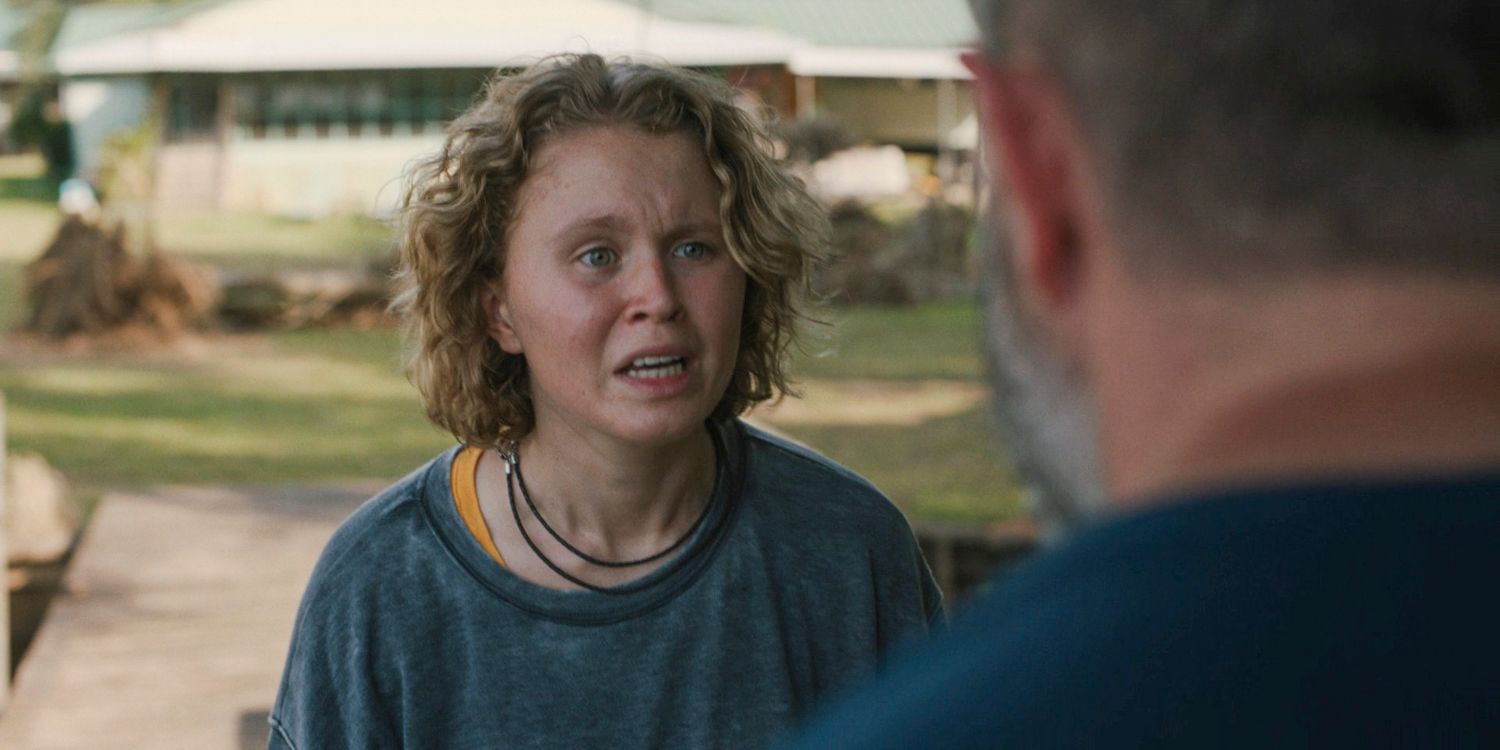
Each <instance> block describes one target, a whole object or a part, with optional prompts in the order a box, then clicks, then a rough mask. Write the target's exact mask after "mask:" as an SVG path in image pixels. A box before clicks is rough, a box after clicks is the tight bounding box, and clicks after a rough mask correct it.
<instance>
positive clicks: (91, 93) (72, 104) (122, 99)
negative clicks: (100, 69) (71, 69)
mask: <svg viewBox="0 0 1500 750" xmlns="http://www.w3.org/2000/svg"><path fill="white" fill-rule="evenodd" d="M59 97H60V99H61V103H62V110H63V116H64V117H66V118H67V119H68V122H69V123H70V124H71V125H72V128H73V132H72V137H73V154H74V158H75V163H76V164H77V171H78V173H79V174H82V175H86V176H92V175H93V174H94V172H95V170H97V169H98V167H99V156H100V153H101V151H102V149H103V146H104V142H105V140H106V139H108V138H109V137H110V136H111V135H114V134H115V133H118V132H120V131H124V130H129V129H131V128H135V127H138V126H140V125H141V123H143V122H145V121H146V116H147V113H148V112H150V109H151V83H150V81H148V80H147V79H146V77H145V76H111V77H100V78H71V79H66V80H64V81H63V82H62V85H61V86H60V91H59Z"/></svg>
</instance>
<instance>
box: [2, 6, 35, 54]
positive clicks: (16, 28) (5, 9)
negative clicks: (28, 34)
mask: <svg viewBox="0 0 1500 750" xmlns="http://www.w3.org/2000/svg"><path fill="white" fill-rule="evenodd" d="M30 18H31V14H29V13H27V12H25V11H22V10H20V9H17V8H12V7H10V6H9V5H0V50H13V49H16V43H17V40H16V37H17V36H19V35H20V33H21V29H24V28H26V22H27V21H28V20H30Z"/></svg>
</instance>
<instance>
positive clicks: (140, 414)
mask: <svg viewBox="0 0 1500 750" xmlns="http://www.w3.org/2000/svg"><path fill="white" fill-rule="evenodd" d="M6 379H7V378H0V382H4V380H6ZM5 393H6V398H7V401H8V403H9V412H10V423H11V425H12V428H11V449H12V450H14V451H36V452H38V453H40V454H42V455H43V456H46V457H47V460H48V461H49V462H51V463H52V464H53V465H54V466H56V467H57V468H58V469H59V470H61V471H62V472H63V473H64V474H65V475H67V476H68V477H69V479H70V480H72V481H73V482H75V483H76V484H78V485H79V486H80V487H81V488H83V489H85V491H87V490H94V491H107V490H110V489H124V488H129V487H145V486H150V485H154V484H174V483H185V484H197V483H245V484H254V483H282V482H318V481H329V480H344V479H378V480H390V479H395V478H397V477H400V476H401V475H403V474H405V473H406V472H408V471H410V470H412V469H413V468H415V467H416V466H418V465H419V464H421V463H422V462H424V461H426V460H427V459H428V458H431V457H432V456H433V455H434V454H435V453H436V452H437V451H439V450H441V449H442V448H443V447H445V446H446V445H449V444H451V442H452V438H451V437H448V436H446V435H443V434H441V433H439V432H438V431H437V430H436V429H434V428H432V427H430V426H429V425H428V424H427V422H426V421H425V420H424V419H423V417H422V413H421V409H420V406H419V405H418V404H417V402H416V399H415V397H414V396H413V397H412V398H370V397H367V396H363V395H361V394H350V395H348V396H344V397H329V396H308V395H284V396H282V395H265V394H225V393H224V392H222V391H221V390H220V389H219V387H218V385H217V384H216V383H214V382H211V381H208V380H206V379H203V378H175V379H174V382H173V383H172V384H171V385H170V386H166V385H164V386H163V387H161V388H158V389H126V390H122V391H119V392H113V393H101V394H80V393H76V392H63V391H57V390H51V389H48V388H47V387H45V386H38V385H34V384H28V383H25V382H12V383H7V384H6V385H5Z"/></svg>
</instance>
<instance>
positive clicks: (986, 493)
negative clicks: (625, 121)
mask: <svg viewBox="0 0 1500 750" xmlns="http://www.w3.org/2000/svg"><path fill="white" fill-rule="evenodd" d="M18 172H20V174H19V175H18V174H17V173H18ZM28 179H34V178H28V177H26V176H25V173H24V170H21V169H18V168H16V167H15V164H14V162H13V159H12V158H4V159H0V225H3V226H5V227H6V232H4V233H0V326H3V327H4V328H6V329H9V328H11V327H13V326H14V325H15V323H17V322H18V321H19V318H20V316H21V314H22V310H23V306H22V304H21V300H20V299H19V294H18V292H19V288H20V281H19V280H20V275H21V269H22V267H23V265H24V263H25V262H27V261H29V260H30V259H31V258H33V257H35V256H36V254H37V253H39V252H40V250H41V248H42V247H43V246H44V245H45V244H46V242H47V241H48V240H49V239H50V237H51V232H52V230H53V228H54V227H55V224H56V221H57V216H56V213H55V209H54V208H53V207H52V203H51V199H50V196H49V197H48V198H47V199H46V200H40V199H38V197H37V196H38V194H39V192H40V190H39V189H36V188H28V187H25V185H24V184H23V183H25V181H26V180H28ZM159 231H160V234H159V236H160V238H161V241H162V243H163V245H164V246H166V247H167V248H169V249H172V250H175V251H177V252H179V253H180V254H182V255H185V256H187V257H189V258H192V259H194V260H197V261H199V262H204V263H210V264H212V265H214V266H215V267H218V268H223V269H230V270H246V271H257V270H267V269H271V268H283V267H288V266H291V267H299V268H305V267H337V266H349V265H351V264H359V263H365V262H368V261H369V260H371V259H374V258H378V257H381V256H383V255H384V254H385V253H386V252H387V251H388V249H389V243H390V238H389V234H388V232H387V230H386V229H385V228H384V227H383V226H381V225H380V224H379V223H378V222H374V221H369V220H363V219H352V218H340V219H332V220H327V221H292V220H285V219H277V218H273V217H263V216H233V215H232V216H219V217H176V218H173V219H171V220H167V221H164V222H163V224H162V225H161V228H160V230H159ZM824 317H828V318H830V319H831V320H832V322H833V324H834V325H833V326H832V327H831V329H830V331H829V332H828V333H829V335H828V338H827V340H826V341H825V342H823V344H822V348H823V349H825V350H826V352H825V353H824V354H823V355H822V356H810V357H801V358H799V359H798V360H797V361H796V363H795V365H794V368H793V370H794V372H795V373H796V375H797V376H798V377H799V378H800V379H802V380H805V381H809V385H810V386H811V385H812V384H813V383H816V384H817V385H818V389H816V390H821V391H823V392H827V391H828V390H829V389H834V390H838V389H839V388H840V387H841V386H840V385H839V384H840V383H844V382H846V381H862V382H867V381H880V382H886V383H893V384H898V385H899V386H901V387H905V386H907V385H909V386H911V387H913V388H916V387H918V386H921V387H928V388H930V387H932V386H933V384H934V383H937V384H938V387H941V384H943V383H954V384H962V385H963V386H964V387H965V388H966V389H968V390H969V391H972V390H973V389H974V386H973V384H974V383H976V382H977V381H978V380H979V357H978V353H977V341H978V335H979V334H978V322H977V317H976V314H975V311H974V309H973V306H972V305H969V304H965V303H941V304H932V305H925V306H918V307H914V308H906V309H877V308H856V309H847V310H833V311H830V314H829V315H825V316H824ZM0 346H3V344H0ZM397 346H398V342H397V337H396V334H395V333H394V332H392V331H385V330H377V331H366V332H362V331H347V330H331V331H330V330H307V331H295V332H286V333H277V334H261V335H240V336H210V337H208V338H206V339H204V340H202V341H198V342H195V343H192V344H190V345H188V346H184V347H181V348H179V349H175V350H172V351H168V352H157V353H147V352H124V353H113V354H102V353H96V354H86V353H69V352H66V351H58V350H55V349H39V350H35V351H27V352H20V351H15V350H14V346H11V347H9V350H7V349H0V392H3V393H4V394H5V397H6V402H7V411H8V420H7V421H8V425H7V427H8V441H9V448H10V449H11V450H12V451H35V452H38V453H40V454H42V455H43V456H45V457H46V458H47V460H48V461H49V462H51V463H52V464H53V465H54V466H56V467H58V468H59V469H60V470H61V471H62V472H63V473H64V474H65V475H67V476H68V477H69V479H70V480H71V481H72V482H73V483H74V485H75V487H76V488H77V489H78V491H79V494H80V495H81V496H82V497H83V498H85V499H86V500H87V499H88V498H93V497H97V496H98V495H100V494H102V493H104V492H107V491H110V490H114V489H133V488H144V487H148V486H151V485H155V484H164V483H191V484H197V483H257V484H283V483H293V482H296V483H320V482H333V481H342V480H378V481H389V480H391V479H394V478H396V477H399V476H401V475H402V474H404V473H405V472H407V471H409V470H410V469H412V468H414V467H415V466H417V465H418V464H419V463H421V462H423V461H425V460H426V459H427V458H429V457H431V456H432V455H433V454H434V453H436V452H437V451H438V450H440V449H441V448H442V447H444V446H446V445H448V444H449V443H450V442H451V437H449V436H447V435H445V434H442V433H440V432H439V431H438V430H437V429H435V428H433V427H431V426H429V425H428V423H427V422H426V421H425V419H424V418H423V416H422V411H421V407H420V405H419V403H418V400H417V396H416V394H415V392H414V390H413V389H412V388H411V387H410V385H408V384H407V383H406V381H405V379H404V378H403V377H402V376H401V375H400V373H399V371H398V366H397ZM813 390H815V389H813V388H811V387H810V388H809V391H813ZM898 390H899V389H898ZM807 406H808V409H806V410H804V411H803V414H802V417H801V418H799V419H798V420H797V421H796V422H795V423H787V424H777V423H776V421H775V419H774V418H769V419H768V420H767V421H769V422H770V423H771V424H772V425H773V426H775V427H777V428H778V429H781V430H782V431H784V432H786V433H788V434H789V435H791V436H792V437H794V438H796V439H798V440H801V441H803V442H805V443H807V444H809V445H811V446H813V447H815V448H817V449H818V450H820V451H822V452H824V453H825V454H827V455H828V456H830V457H832V458H833V459H834V460H837V461H839V462H841V463H843V464H845V465H847V466H849V467H850V468H851V469H853V470H855V471H857V472H859V473H861V474H863V475H864V476H866V477H868V478H869V479H870V480H871V481H873V482H874V483H875V484H876V485H877V486H879V487H881V488H882V489H883V490H884V491H885V492H886V493H887V494H888V495H890V496H891V497H892V499H894V500H895V501H896V502H897V503H898V504H899V505H901V506H902V507H903V508H904V509H905V510H906V511H907V512H908V514H910V515H911V516H912V517H913V518H914V519H916V520H931V521H954V522H969V523H987V522H992V521H998V520H1003V519H1006V518H1010V517H1012V516H1014V515H1016V514H1018V513H1019V505H1018V501H1017V493H1016V491H1015V485H1014V482H1013V479H1012V477H1011V476H1010V475H1009V473H1008V472H1006V471H1004V470H1003V469H1002V468H1001V466H1002V464H1001V461H1000V460H999V458H998V451H999V445H998V444H997V442H996V440H995V438H994V437H993V434H992V432H991V430H990V427H989V423H988V420H987V418H986V417H985V415H984V413H983V405H982V404H980V403H975V404H972V405H970V406H964V407H962V408H961V409H960V410H958V411H953V410H951V409H950V410H949V411H947V412H943V413H933V414H931V415H930V416H921V417H920V418H916V419H909V420H905V421H903V422H901V423H899V424H883V423H868V422H866V423H860V424H851V423H849V421H848V420H847V419H846V418H844V417H841V416H839V415H838V414H835V413H833V412H834V410H826V411H827V414H826V417H827V418H826V419H822V418H820V416H819V415H820V414H823V412H820V411H819V409H818V405H817V404H816V403H812V402H809V403H808V404H807ZM886 406H887V407H888V406H889V404H887V405H886ZM808 414H811V415H812V416H811V418H809V417H808Z"/></svg>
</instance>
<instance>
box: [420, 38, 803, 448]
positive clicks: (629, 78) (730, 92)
mask: <svg viewBox="0 0 1500 750" xmlns="http://www.w3.org/2000/svg"><path fill="white" fill-rule="evenodd" d="M596 125H624V126H629V127H635V128H639V129H641V130H643V131H646V132H649V133H669V132H687V133H691V134H693V135H694V136H695V137H696V138H701V140H702V143H703V151H704V156H705V157H706V158H707V160H708V165H709V167H710V169H711V171H712V172H713V175H714V178H715V179H716V180H717V181H718V183H719V187H720V189H721V193H720V198H719V214H720V220H721V222H722V223H723V226H724V241H725V245H726V247H727V248H728V250H729V253H730V255H731V256H732V257H733V258H734V261H735V263H736V264H738V265H739V267H740V268H741V269H743V270H744V271H745V274H746V276H747V277H748V279H747V284H746V293H745V303H744V310H743V314H742V316H741V321H742V322H741V325H740V350H739V358H738V361H737V362H736V364H735V371H734V375H733V377H732V378H731V380H730V383H729V387H728V389H727V390H726V392H725V393H724V396H723V398H722V399H721V400H720V401H719V403H718V404H717V406H716V407H715V408H714V412H713V416H714V417H715V418H723V417H728V416H731V415H738V414H742V413H744V412H745V411H746V410H747V409H749V408H750V407H751V406H753V405H754V404H756V403H759V402H761V401H765V400H767V399H770V398H772V397H775V396H779V395H781V394H784V393H790V392H791V383H790V379H789V377H788V374H787V369H786V359H787V353H788V350H789V349H790V348H791V347H792V345H793V344H794V343H795V342H796V341H797V339H798V336H799V330H800V328H801V325H800V324H801V323H802V322H803V321H804V320H805V316H804V314H803V311H802V307H803V305H804V303H805V301H806V300H807V299H808V294H807V292H808V284H809V278H810V275H811V272H812V267H813V264H814V263H815V262H817V261H819V260H820V259H821V258H822V257H823V256H824V254H825V252H826V249H827V247H828V242H829V229H828V220H827V217H826V215H825V213H824V211H823V210H822V208H821V207H820V206H819V205H818V204H817V202H816V201H814V200H813V199H812V197H810V196H809V195H808V193H807V190H806V189H805V188H804V186H803V185H802V183H801V181H800V180H798V179H797V178H795V177H793V176H791V175H789V174H787V173H786V172H785V171H784V170H783V169H782V168H781V167H780V165H778V164H777V162H776V161H775V159H774V157H773V156H772V153H771V149H770V142H769V140H768V138H767V136H766V134H765V132H764V131H763V130H762V129H761V127H760V125H759V124H758V123H757V121H756V119H755V118H753V117H752V116H750V115H749V114H747V113H746V112H745V111H743V110H742V109H740V107H739V106H737V105H736V104H735V91H734V89H733V88H731V87H730V86H729V85H728V84H726V83H724V82H722V81H719V80H716V79H713V78H710V77H708V76H705V75H701V74H698V73H693V72H690V71H686V70H682V69H679V68H673V67H668V66H662V65H650V64H642V63H633V62H625V61H606V60H604V59H603V58H601V57H599V56H597V55H591V54H585V55H561V56H557V57H551V58H547V59H544V60H542V61H541V62H539V63H537V64H535V65H533V66H532V67H530V68H528V69H527V70H525V71H523V72H521V73H518V74H514V75H503V74H497V75H496V76H495V77H494V78H493V79H492V80H491V81H490V83H489V84H488V86H487V87H486V89H485V93H484V96H483V98H482V99H481V100H480V101H479V102H478V103H476V104H475V105H474V106H472V107H471V108H470V109H469V110H468V111H467V112H465V113H464V114H463V115H461V116H460V117H459V118H458V119H457V120H455V121H454V122H453V123H452V124H451V125H449V126H448V131H447V136H446V139H445V141H444V143H443V147H442V149H441V150H440V151H439V152H437V153H436V154H435V155H433V156H431V157H430V158H427V159H424V160H422V161H420V162H418V163H417V164H416V166H415V167H414V168H413V169H412V170H411V171H410V172H409V174H408V184H407V186H406V190H405V193H404V198H403V201H402V204H401V213H402V219H403V221H402V229H401V245H400V269H399V271H398V274H397V282H398V292H397V295H396V297H395V300H394V302H393V304H392V306H393V309H394V310H395V311H396V312H397V313H398V314H399V315H400V316H401V318H402V319H403V321H404V323H405V334H406V348H405V354H404V358H405V366H406V372H407V376H408V377H409V378H410V379H411V381H412V382H413V383H414V384H415V385H416V386H417V390H419V391H420V392H421V394H422V399H423V401H424V404H425V406H426V410H427V416H428V418H430V419H431V420H432V421H433V422H434V423H436V424H437V425H439V426H441V427H443V428H445V429H447V430H448V431H450V432H452V433H453V435H454V436H455V437H457V438H458V439H459V440H460V441H461V442H463V443H466V444H470V445H498V444H502V443H504V442H508V441H511V440H518V439H520V438H521V437H523V436H525V435H526V434H527V433H528V432H530V431H531V429H532V428H533V426H534V424H535V419H536V414H535V411H534V409H533V406H532V401H531V394H530V388H529V382H528V376H527V367H526V360H525V358H524V357H522V356H520V355H513V354H508V353H506V352H504V351H503V350H501V349H500V347H499V345H498V344H497V343H496V342H495V341H494V340H493V339H492V338H490V335H489V332H488V318H487V317H486V315H485V311H484V309H483V307H482V304H481V299H482V296H483V293H484V292H485V290H487V289H499V284H500V280H501V277H502V275H503V274H504V267H505V252H504V249H505V243H506V239H507V235H508V230H509V228H510V227H511V226H512V224H513V222H514V221H515V219H516V211H517V202H516V198H517V194H518V192H519V190H520V187H521V184H522V183H523V182H524V181H525V180H526V177H527V171H528V168H529V166H530V163H531V159H532V158H533V156H534V155H535V154H536V150H537V148H538V147H539V146H540V144H541V143H542V142H543V141H545V140H546V139H547V138H548V137H549V136H551V135H554V134H556V133H560V132H564V131H568V130H570V129H574V128H579V127H586V126H596Z"/></svg>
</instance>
